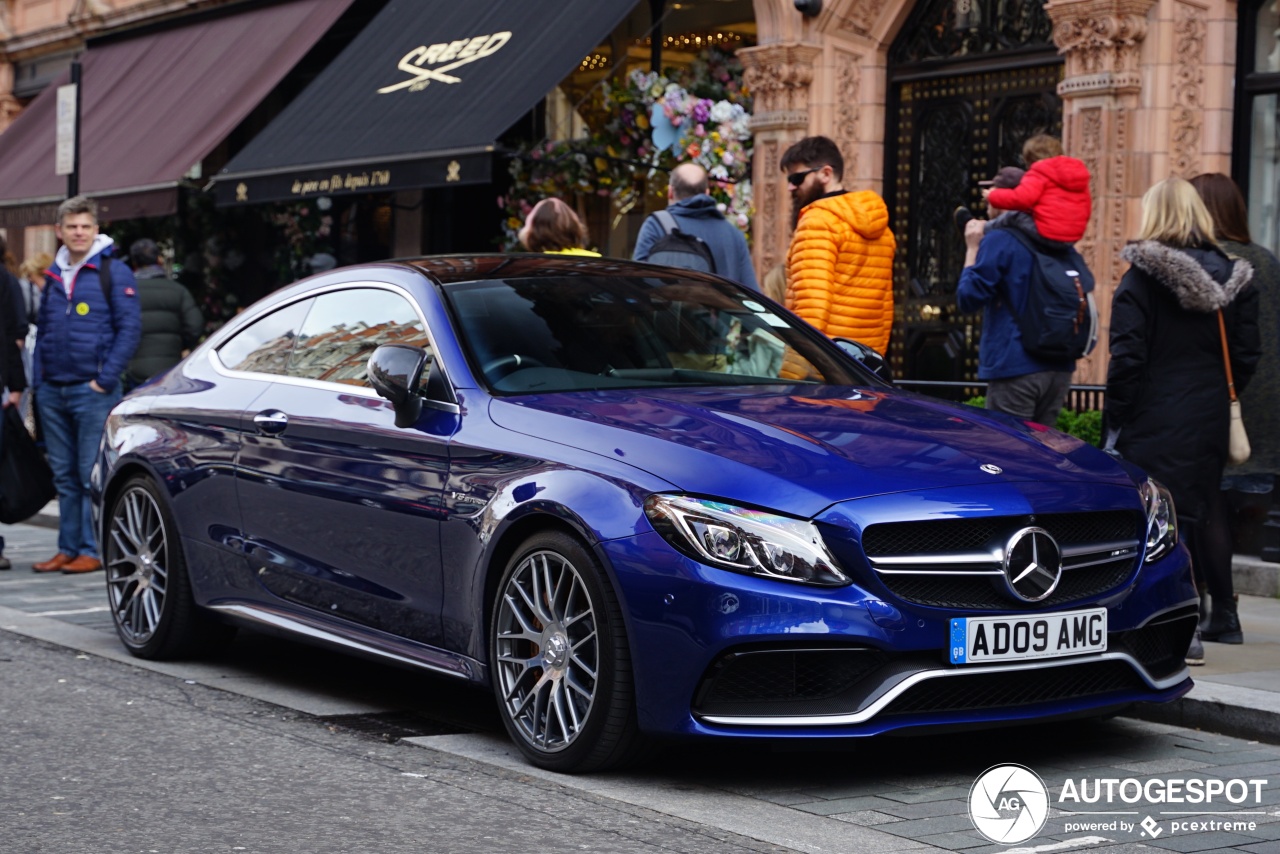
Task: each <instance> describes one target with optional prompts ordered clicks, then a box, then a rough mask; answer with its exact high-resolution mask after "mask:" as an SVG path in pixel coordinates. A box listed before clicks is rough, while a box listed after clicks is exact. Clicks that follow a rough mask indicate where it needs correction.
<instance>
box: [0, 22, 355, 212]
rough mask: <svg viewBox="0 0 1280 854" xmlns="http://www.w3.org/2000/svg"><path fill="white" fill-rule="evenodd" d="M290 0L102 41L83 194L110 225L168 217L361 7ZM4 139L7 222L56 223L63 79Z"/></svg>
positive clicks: (93, 68) (87, 114) (1, 169)
mask: <svg viewBox="0 0 1280 854" xmlns="http://www.w3.org/2000/svg"><path fill="white" fill-rule="evenodd" d="M351 2H352V0H285V2H279V3H273V4H267V5H261V6H256V7H253V8H236V9H227V10H226V11H225V12H222V13H220V14H218V15H216V16H211V17H202V18H200V19H199V20H198V21H193V22H189V23H181V22H179V23H177V24H175V25H174V26H172V27H166V28H163V29H157V30H154V31H152V30H149V31H147V32H146V33H144V34H142V35H137V36H134V37H132V38H123V37H122V38H119V39H113V40H110V41H104V42H101V43H91V44H90V45H89V48H88V50H87V51H86V52H85V53H84V56H83V57H82V59H81V62H82V64H83V66H84V72H83V77H82V80H83V82H82V83H81V87H82V88H81V113H82V115H81V127H82V130H81V133H80V138H81V152H80V189H81V192H83V193H84V194H85V195H87V196H91V197H93V198H94V199H95V200H97V201H98V203H99V214H100V215H101V216H102V218H103V219H104V220H109V219H129V218H132V217H140V216H165V215H168V214H172V213H173V212H174V211H176V210H177V207H178V184H179V182H180V181H181V179H182V177H183V176H184V175H185V174H187V173H188V172H189V171H190V170H191V167H192V166H194V165H196V164H198V163H200V161H201V160H203V159H204V158H205V157H207V156H208V155H209V153H210V152H211V151H213V149H214V148H215V147H217V146H218V144H219V143H221V142H222V141H223V140H224V139H225V138H226V136H227V134H229V133H230V132H231V131H232V130H233V129H234V128H235V127H236V125H238V124H240V122H241V121H243V120H244V118H245V116H246V115H248V114H249V112H250V111H251V110H252V109H253V108H254V107H256V106H258V104H259V103H260V102H261V101H262V99H263V98H265V97H266V96H267V95H268V94H269V93H270V92H271V90H272V89H273V88H275V86H276V85H277V84H278V83H279V82H280V81H281V80H282V79H283V78H284V77H285V75H286V74H288V73H289V71H290V69H292V68H293V67H294V66H295V65H297V63H298V61H299V60H301V59H302V57H303V56H304V55H305V54H306V53H307V51H309V50H310V49H311V48H312V47H313V46H314V45H315V44H316V42H318V41H319V40H320V39H321V38H322V37H323V36H324V34H325V32H326V31H328V29H329V28H330V27H331V26H332V25H333V24H334V22H335V21H337V20H338V19H339V18H340V17H341V16H342V13H343V12H345V11H346V10H347V7H348V6H350V5H351ZM69 77H70V74H69V72H63V74H62V76H61V77H60V78H58V79H57V80H56V81H55V82H54V83H53V84H50V85H49V86H47V87H46V88H45V91H43V92H41V93H40V95H39V97H37V98H36V99H35V100H34V101H33V102H32V103H31V104H30V105H29V106H28V107H27V108H26V110H24V111H23V112H22V114H21V115H19V116H18V118H17V119H15V120H14V122H13V124H12V126H10V127H9V128H8V129H7V130H6V131H5V132H4V134H3V135H0V226H20V225H34V224H37V223H42V222H43V223H49V222H53V219H54V216H53V212H54V210H55V209H56V207H57V205H58V203H59V202H60V201H62V199H63V198H65V197H66V189H67V179H66V177H64V176H60V175H57V174H56V170H55V168H54V148H55V146H54V141H55V136H56V133H55V124H56V122H55V115H54V112H55V106H56V101H57V88H58V87H57V84H60V83H65V82H67V80H68V79H69Z"/></svg>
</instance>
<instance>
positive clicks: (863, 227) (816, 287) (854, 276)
mask: <svg viewBox="0 0 1280 854" xmlns="http://www.w3.org/2000/svg"><path fill="white" fill-rule="evenodd" d="M896 247H897V244H896V242H895V241H894V237H893V232H891V231H890V230H889V209H888V207H886V206H885V203H884V200H883V199H881V198H880V197H879V196H878V195H876V194H875V193H873V192H871V191H870V190H861V191H859V192H852V193H839V194H837V195H832V196H825V197H823V198H821V199H818V200H817V201H815V202H812V203H811V204H809V205H806V206H805V207H804V208H803V209H802V210H801V211H800V221H799V222H798V223H797V224H796V232H795V235H794V236H793V237H792V238H791V249H790V251H789V252H788V253H787V299H786V303H787V308H789V309H791V310H792V311H793V312H795V313H796V314H797V315H799V316H800V317H802V318H803V319H804V320H806V321H808V322H809V323H810V324H811V325H813V326H814V327H816V328H817V329H818V330H819V331H820V332H823V333H824V334H826V335H828V336H830V337H832V338H852V339H854V340H856V341H861V342H862V343H863V344H866V345H867V346H868V347H872V348H874V349H875V350H876V352H878V353H880V354H882V355H883V354H884V353H885V352H886V351H887V350H888V347H889V331H890V330H891V329H892V328H893V255H894V251H895V249H896Z"/></svg>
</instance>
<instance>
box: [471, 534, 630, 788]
mask: <svg viewBox="0 0 1280 854" xmlns="http://www.w3.org/2000/svg"><path fill="white" fill-rule="evenodd" d="M490 639H491V640H490V661H491V662H492V667H493V679H494V688H495V690H496V691H497V694H498V707H499V711H500V713H501V715H502V720H503V723H504V724H506V727H507V731H508V732H509V733H510V734H511V738H512V739H513V740H514V741H515V743H516V745H517V746H518V747H519V748H520V750H521V752H523V753H524V755H525V756H526V757H527V758H528V759H529V761H530V762H532V763H533V764H534V765H537V766H539V767H542V768H547V769H550V770H553V771H561V772H582V771H594V770H600V769H602V768H607V767H613V766H617V765H620V764H624V763H626V762H627V761H630V759H632V758H633V757H634V756H635V754H636V753H637V751H638V749H639V744H640V735H639V733H638V730H637V727H636V711H635V697H634V688H633V682H632V674H631V656H630V651H629V649H628V647H627V638H626V633H625V631H624V628H623V622H622V609H621V608H620V606H619V604H618V598H617V596H616V594H615V593H614V591H613V588H612V586H611V585H610V584H609V580H608V578H607V577H605V575H604V572H603V570H602V569H601V568H600V565H599V563H598V562H597V561H596V559H595V558H594V556H593V555H592V554H591V553H590V552H589V551H588V550H587V549H586V548H585V547H584V546H583V545H582V544H581V543H579V542H578V541H577V540H576V539H574V538H573V537H571V536H569V535H568V534H565V533H562V532H558V531H548V532H543V533H540V534H537V535H535V536H533V537H531V538H529V539H528V540H526V541H525V542H524V543H523V544H521V546H520V548H519V549H517V550H516V553H515V554H514V555H513V557H512V558H511V560H510V562H509V563H508V564H507V568H506V572H505V573H504V574H503V577H502V581H501V583H500V584H499V587H498V596H497V601H496V602H495V604H494V611H493V620H492V622H491V629H490Z"/></svg>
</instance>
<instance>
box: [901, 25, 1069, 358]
mask: <svg viewBox="0 0 1280 854" xmlns="http://www.w3.org/2000/svg"><path fill="white" fill-rule="evenodd" d="M1051 32H1052V25H1051V23H1050V21H1049V18H1048V15H1047V14H1046V13H1045V11H1044V9H1043V7H1042V5H1041V4H1039V3H1036V2H1018V0H923V2H921V3H920V5H919V7H918V8H917V9H916V10H915V12H914V13H913V14H912V17H911V19H910V20H909V21H908V23H907V25H906V27H904V29H903V32H902V34H901V35H900V36H899V37H898V39H897V41H895V43H894V45H893V47H892V49H891V50H890V54H889V57H890V67H889V79H890V109H889V117H888V129H887V130H888V133H887V139H888V141H889V145H888V146H887V155H888V156H887V157H886V176H885V178H886V180H885V192H886V201H887V202H888V203H889V208H890V215H891V217H892V222H893V230H894V234H896V235H897V237H898V256H897V259H896V261H895V264H894V303H895V312H894V314H895V319H894V331H893V340H892V342H891V345H890V359H891V361H892V364H893V368H894V372H895V373H896V374H897V375H898V376H902V377H906V378H910V379H917V380H952V381H958V380H968V379H973V378H975V377H976V375H977V366H978V359H977V354H978V336H979V334H980V331H981V330H980V325H981V316H980V315H964V314H960V313H959V312H958V311H957V309H956V305H955V286H956V281H957V280H958V279H959V277H960V270H961V269H962V268H963V266H964V241H963V239H962V237H961V235H960V231H959V230H958V229H957V228H956V226H955V221H954V212H955V209H956V207H958V206H960V205H967V206H969V207H971V208H972V209H973V210H974V212H975V213H977V214H979V215H982V214H983V213H984V210H983V207H982V196H981V194H980V192H979V189H978V184H977V182H978V181H981V180H984V179H986V178H990V177H991V176H992V174H994V173H995V171H996V170H997V169H999V168H1000V167H1001V166H1022V165H1023V163H1022V159H1021V151H1022V143H1023V142H1024V141H1025V140H1026V138H1027V137H1029V136H1031V135H1032V134H1035V133H1051V134H1054V135H1061V133H1062V104H1061V101H1060V99H1059V98H1058V96H1057V85H1058V83H1059V81H1061V79H1062V62H1061V59H1060V58H1059V57H1058V56H1057V54H1056V51H1055V50H1054V48H1053V45H1052V41H1051V39H1050V33H1051Z"/></svg>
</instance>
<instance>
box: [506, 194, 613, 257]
mask: <svg viewBox="0 0 1280 854" xmlns="http://www.w3.org/2000/svg"><path fill="white" fill-rule="evenodd" d="M586 242H587V227H586V226H585V225H583V224H582V220H581V219H580V218H579V217H578V215H577V214H576V213H574V210H573V208H571V207H569V206H568V205H566V204H565V203H564V202H562V201H560V200H559V199H557V198H548V199H543V200H542V201H540V202H538V203H537V204H536V205H534V206H533V210H531V211H529V216H528V217H527V218H526V219H525V221H524V225H523V226H522V227H521V228H520V243H521V244H522V245H523V246H524V248H526V249H528V250H529V251H530V252H543V253H547V254H554V255H588V256H591V257H595V258H599V257H600V253H599V252H592V251H591V250H589V249H586V248H585V245H586Z"/></svg>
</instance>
